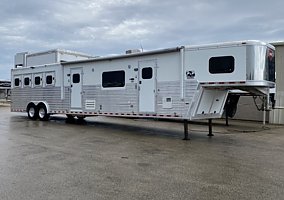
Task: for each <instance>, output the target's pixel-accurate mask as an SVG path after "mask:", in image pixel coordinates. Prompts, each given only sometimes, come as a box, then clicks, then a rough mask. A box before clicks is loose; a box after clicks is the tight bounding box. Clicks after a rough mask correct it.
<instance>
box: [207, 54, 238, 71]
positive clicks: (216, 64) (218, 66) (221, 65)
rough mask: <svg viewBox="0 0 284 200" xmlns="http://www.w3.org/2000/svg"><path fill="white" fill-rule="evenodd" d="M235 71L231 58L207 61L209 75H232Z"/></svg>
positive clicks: (213, 58)
mask: <svg viewBox="0 0 284 200" xmlns="http://www.w3.org/2000/svg"><path fill="white" fill-rule="evenodd" d="M234 69H235V58H234V57H233V56H222V57H212V58H210V59H209V72H210V73H211V74H222V73H232V72H233V71H234Z"/></svg>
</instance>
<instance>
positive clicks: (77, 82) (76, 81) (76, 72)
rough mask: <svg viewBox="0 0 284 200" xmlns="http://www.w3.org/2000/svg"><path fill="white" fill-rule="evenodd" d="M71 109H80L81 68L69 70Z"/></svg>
mask: <svg viewBox="0 0 284 200" xmlns="http://www.w3.org/2000/svg"><path fill="white" fill-rule="evenodd" d="M70 76H71V77H70V87H71V95H70V97H71V109H82V83H83V77H82V68H76V69H71V72H70Z"/></svg>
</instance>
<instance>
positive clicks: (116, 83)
mask: <svg viewBox="0 0 284 200" xmlns="http://www.w3.org/2000/svg"><path fill="white" fill-rule="evenodd" d="M124 85H125V71H111V72H103V75H102V86H103V87H104V88H108V87H124Z"/></svg>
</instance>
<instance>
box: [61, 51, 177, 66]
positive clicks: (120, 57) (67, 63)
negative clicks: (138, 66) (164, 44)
mask: <svg viewBox="0 0 284 200" xmlns="http://www.w3.org/2000/svg"><path fill="white" fill-rule="evenodd" d="M181 48H183V47H174V48H168V49H158V50H153V51H145V52H139V53H131V54H122V55H114V56H104V57H96V58H90V59H87V60H76V61H68V62H62V63H61V64H62V65H69V64H77V63H86V62H93V61H103V60H115V59H122V58H131V57H137V56H148V55H155V54H162V53H170V52H176V51H179V50H180V49H181Z"/></svg>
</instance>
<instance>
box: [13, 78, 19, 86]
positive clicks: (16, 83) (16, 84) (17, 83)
mask: <svg viewBox="0 0 284 200" xmlns="http://www.w3.org/2000/svg"><path fill="white" fill-rule="evenodd" d="M14 86H15V87H19V86H20V79H19V78H15V79H14Z"/></svg>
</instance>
